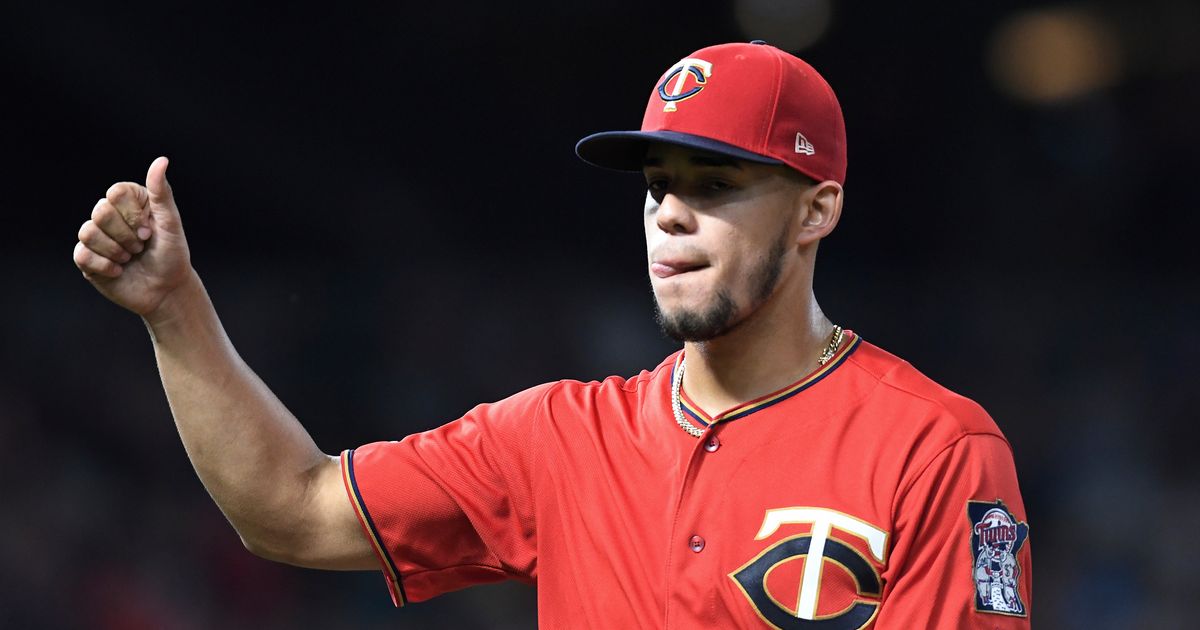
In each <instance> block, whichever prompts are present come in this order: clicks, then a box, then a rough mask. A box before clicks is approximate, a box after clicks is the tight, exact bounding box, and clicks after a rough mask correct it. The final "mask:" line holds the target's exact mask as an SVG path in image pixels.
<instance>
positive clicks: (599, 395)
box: [542, 352, 679, 403]
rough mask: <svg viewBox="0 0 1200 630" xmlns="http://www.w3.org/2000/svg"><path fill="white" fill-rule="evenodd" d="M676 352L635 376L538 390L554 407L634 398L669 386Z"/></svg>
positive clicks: (571, 382) (573, 382) (570, 382)
mask: <svg viewBox="0 0 1200 630" xmlns="http://www.w3.org/2000/svg"><path fill="white" fill-rule="evenodd" d="M678 354H679V353H678V352H675V353H672V354H671V355H669V356H667V357H666V358H665V359H663V360H662V362H660V363H659V364H658V365H657V366H655V367H654V368H652V369H650V370H642V371H641V372H640V373H638V374H637V375H635V376H630V377H623V376H609V377H607V378H605V379H603V380H599V381H579V380H574V379H562V380H559V381H555V382H553V383H547V384H546V385H544V386H542V387H545V388H546V398H547V399H549V400H550V401H552V402H555V403H570V402H572V401H575V402H585V401H597V400H602V399H610V398H613V399H615V398H626V399H630V398H637V397H638V396H643V395H645V394H646V392H647V391H649V390H651V389H653V388H654V387H656V386H657V385H658V384H661V383H670V380H671V374H672V369H673V367H674V365H675V358H676V357H677V356H678Z"/></svg>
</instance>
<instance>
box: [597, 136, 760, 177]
mask: <svg viewBox="0 0 1200 630" xmlns="http://www.w3.org/2000/svg"><path fill="white" fill-rule="evenodd" d="M652 142H661V143H664V144H672V145H675V146H680V147H688V148H691V149H700V150H702V151H708V152H710V153H717V154H720V155H727V156H729V157H732V158H737V159H739V160H747V161H749V162H758V163H759V164H783V162H782V161H780V160H777V159H775V158H770V157H767V156H765V155H759V154H757V153H751V152H749V151H747V150H745V149H743V148H740V147H735V146H733V145H732V144H726V143H724V142H719V141H717V140H713V139H712V138H705V137H703V136H694V135H692V134H690V133H680V132H678V131H665V130H664V131H604V132H601V133H594V134H592V135H590V136H588V137H586V138H584V139H582V140H580V141H579V142H578V143H577V144H576V145H575V155H578V156H579V158H580V159H581V160H583V161H584V162H587V163H588V164H591V165H593V166H599V167H600V168H607V169H612V170H614V171H641V170H642V165H643V163H644V162H645V160H646V149H647V148H648V147H649V146H650V143H652Z"/></svg>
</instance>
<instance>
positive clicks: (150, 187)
mask: <svg viewBox="0 0 1200 630" xmlns="http://www.w3.org/2000/svg"><path fill="white" fill-rule="evenodd" d="M73 258H74V260H75V266H77V267H79V270H80V271H82V272H83V276H84V277H85V278H87V279H88V281H90V282H91V283H92V285H93V286H95V287H96V289H97V290H98V291H100V293H101V294H102V295H104V297H106V298H108V299H109V300H112V301H113V302H115V303H117V304H119V305H120V306H122V307H124V308H127V309H129V310H131V311H133V312H134V313H137V314H138V315H141V316H143V317H149V316H150V315H151V314H152V313H154V312H155V310H157V309H158V308H159V307H160V306H161V305H162V303H163V300H164V299H165V298H166V297H167V296H169V295H170V294H171V293H172V292H173V291H174V290H176V289H177V288H179V287H180V286H181V285H183V284H184V283H185V282H187V281H188V280H189V279H190V278H193V277H195V274H194V273H193V272H192V266H191V256H190V254H189V253H188V246H187V240H186V239H185V238H184V235H183V224H182V222H181V221H180V219H179V208H178V207H176V205H175V199H174V197H173V196H172V194H171V185H170V184H168V183H167V158H165V157H160V158H158V159H156V160H154V162H153V163H152V164H150V170H149V171H148V172H147V173H146V185H145V186H142V185H140V184H135V183H132V182H121V183H118V184H113V185H112V187H110V188H109V189H108V192H107V193H105V195H104V198H103V199H101V200H100V201H98V202H96V206H95V207H94V208H93V209H92V218H91V219H89V220H88V221H85V222H84V224H83V226H82V227H81V228H79V242H78V243H77V244H76V245H75V252H74V256H73Z"/></svg>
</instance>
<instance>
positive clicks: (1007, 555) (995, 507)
mask: <svg viewBox="0 0 1200 630" xmlns="http://www.w3.org/2000/svg"><path fill="white" fill-rule="evenodd" d="M967 520H968V521H970V523H971V553H972V555H973V556H974V558H975V566H974V569H973V571H972V573H971V575H972V576H974V578H975V610H976V611H979V612H989V613H1000V614H1003V615H1015V616H1020V617H1024V616H1025V615H1026V614H1027V611H1026V610H1025V603H1024V602H1023V601H1021V593H1020V589H1019V588H1018V585H1019V584H1020V577H1021V565H1020V563H1019V562H1017V552H1019V551H1020V550H1021V546H1022V545H1024V544H1025V540H1026V539H1027V538H1029V525H1027V524H1026V523H1020V522H1017V519H1016V517H1014V516H1013V515H1012V512H1009V511H1008V508H1006V507H1004V502H1003V501H1001V500H999V499H997V500H996V501H995V502H994V503H987V502H984V501H967Z"/></svg>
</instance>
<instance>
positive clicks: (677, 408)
mask: <svg viewBox="0 0 1200 630" xmlns="http://www.w3.org/2000/svg"><path fill="white" fill-rule="evenodd" d="M844 333H845V331H844V330H842V327H841V326H838V325H837V324H834V325H833V335H832V336H831V337H830V339H829V346H828V347H827V348H825V349H824V350H823V351H821V355H820V356H818V357H817V363H818V364H820V365H825V364H826V363H829V360H830V359H832V358H833V355H835V354H837V349H838V348H839V347H841V345H842V337H843V335H844ZM686 364H687V358H681V359H680V360H679V367H678V368H676V370H675V378H673V379H671V411H673V412H675V424H678V425H679V428H680V429H683V430H684V431H685V432H687V434H688V435H690V436H692V437H694V438H698V437H700V436H702V435H704V429H700V428H698V427H696V426H695V425H693V424H692V423H690V422H688V421H687V420H684V418H683V403H682V402H681V401H680V399H679V391H680V389H682V387H683V368H684V366H685V365H686Z"/></svg>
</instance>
